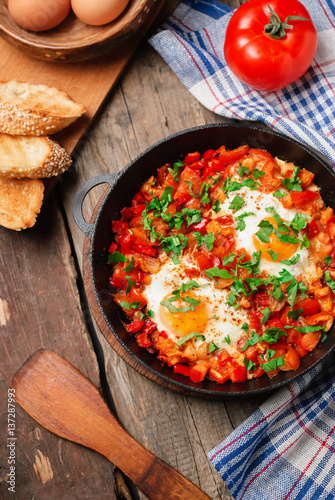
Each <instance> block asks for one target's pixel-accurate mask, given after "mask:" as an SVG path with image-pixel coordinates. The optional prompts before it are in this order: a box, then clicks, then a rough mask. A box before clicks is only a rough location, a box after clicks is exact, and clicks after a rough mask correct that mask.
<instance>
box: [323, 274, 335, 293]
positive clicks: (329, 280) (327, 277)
mask: <svg viewBox="0 0 335 500" xmlns="http://www.w3.org/2000/svg"><path fill="white" fill-rule="evenodd" d="M324 278H325V282H326V283H327V285H328V286H329V288H330V289H331V290H332V291H333V292H334V293H335V281H334V280H333V279H332V278H331V276H330V272H329V271H325V273H324Z"/></svg>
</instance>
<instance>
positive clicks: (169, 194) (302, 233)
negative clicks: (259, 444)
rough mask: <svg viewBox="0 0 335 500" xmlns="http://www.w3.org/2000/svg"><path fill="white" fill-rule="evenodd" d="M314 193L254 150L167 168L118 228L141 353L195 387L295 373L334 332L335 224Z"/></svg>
mask: <svg viewBox="0 0 335 500" xmlns="http://www.w3.org/2000/svg"><path fill="white" fill-rule="evenodd" d="M313 181H314V174H313V173H311V172H309V171H308V170H306V169H304V168H303V166H298V165H295V164H293V163H289V162H287V161H285V159H279V158H273V157H272V156H271V155H270V154H269V153H268V152H267V151H263V150H260V149H252V148H250V147H249V146H247V145H245V146H241V147H239V148H237V149H234V150H227V149H226V148H225V146H221V147H220V148H219V149H215V150H212V149H210V150H208V151H205V152H202V153H200V152H198V151H196V152H191V153H189V154H187V155H186V157H185V158H183V159H181V160H178V161H176V162H175V163H174V164H166V165H163V166H160V168H158V170H157V175H156V176H152V177H150V179H148V180H147V181H146V182H145V183H144V184H143V186H142V187H141V189H140V190H139V192H138V193H137V194H136V195H135V196H134V198H133V199H132V202H131V206H129V207H128V206H127V207H125V208H123V209H122V210H121V216H120V219H119V220H113V221H112V230H113V233H114V235H115V236H114V241H113V242H112V243H111V245H110V248H109V256H108V262H109V263H110V265H111V276H110V284H111V287H112V295H113V298H114V301H115V302H116V303H117V304H118V305H119V306H120V307H121V308H122V310H123V311H124V313H125V315H123V316H124V318H123V321H124V326H125V328H126V329H127V331H128V332H129V334H130V335H133V336H136V341H137V343H138V345H139V346H140V347H143V348H144V349H147V350H148V351H149V352H150V353H153V354H154V353H155V354H156V355H157V357H158V359H159V360H160V361H161V362H162V363H167V365H168V366H170V367H171V370H172V369H173V370H174V372H175V373H179V374H182V375H185V376H186V377H189V378H190V379H191V380H192V381H193V382H195V383H200V382H202V381H203V380H204V379H205V377H207V378H209V379H211V380H214V381H216V382H218V383H220V384H223V383H224V382H225V381H227V380H231V381H232V382H244V381H246V380H248V379H253V378H256V377H260V376H262V375H263V374H264V373H265V374H266V375H267V376H269V377H273V376H275V375H276V374H278V372H279V371H280V370H283V371H289V370H297V369H298V367H299V365H300V362H301V358H302V357H304V356H305V355H306V354H307V353H308V352H310V351H313V350H314V349H315V348H316V346H317V345H318V344H319V342H322V341H323V340H324V339H325V337H326V335H327V331H328V330H329V329H330V328H331V326H332V323H333V320H334V307H333V301H334V293H335V259H334V258H333V256H334V255H335V253H334V249H335V217H334V213H333V209H332V208H330V207H326V206H325V205H324V202H323V200H322V198H321V196H320V193H319V189H318V187H317V185H316V184H314V182H313Z"/></svg>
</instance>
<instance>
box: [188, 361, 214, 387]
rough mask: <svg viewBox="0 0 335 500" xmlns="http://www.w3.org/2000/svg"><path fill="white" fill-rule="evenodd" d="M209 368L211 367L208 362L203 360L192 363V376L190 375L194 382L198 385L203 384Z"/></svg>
mask: <svg viewBox="0 0 335 500" xmlns="http://www.w3.org/2000/svg"><path fill="white" fill-rule="evenodd" d="M209 367H210V365H209V363H208V361H205V360H202V359H201V360H199V361H196V362H195V363H192V365H190V375H189V377H190V379H191V380H192V382H196V383H199V382H202V381H203V380H204V379H205V377H206V374H207V372H208V370H209Z"/></svg>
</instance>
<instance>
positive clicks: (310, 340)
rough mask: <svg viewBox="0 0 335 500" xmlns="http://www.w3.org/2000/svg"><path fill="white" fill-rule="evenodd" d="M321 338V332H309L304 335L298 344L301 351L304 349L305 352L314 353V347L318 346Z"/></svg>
mask: <svg viewBox="0 0 335 500" xmlns="http://www.w3.org/2000/svg"><path fill="white" fill-rule="evenodd" d="M320 338H321V332H320V331H317V332H309V333H304V334H303V336H302V337H301V339H300V340H299V344H300V345H301V347H303V349H306V351H309V352H311V351H314V349H315V348H316V346H317V345H318V343H319V341H320Z"/></svg>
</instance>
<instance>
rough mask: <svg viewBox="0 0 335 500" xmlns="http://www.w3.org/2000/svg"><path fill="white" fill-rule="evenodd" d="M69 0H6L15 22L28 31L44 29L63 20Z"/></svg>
mask: <svg viewBox="0 0 335 500" xmlns="http://www.w3.org/2000/svg"><path fill="white" fill-rule="evenodd" d="M70 8H71V0H8V10H9V13H10V15H11V16H12V18H13V19H14V21H15V22H16V24H18V25H19V26H21V28H24V29H26V30H29V31H46V30H49V29H51V28H54V27H55V26H57V24H59V23H61V22H62V21H64V19H65V18H66V17H67V15H68V13H69V12H70Z"/></svg>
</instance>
